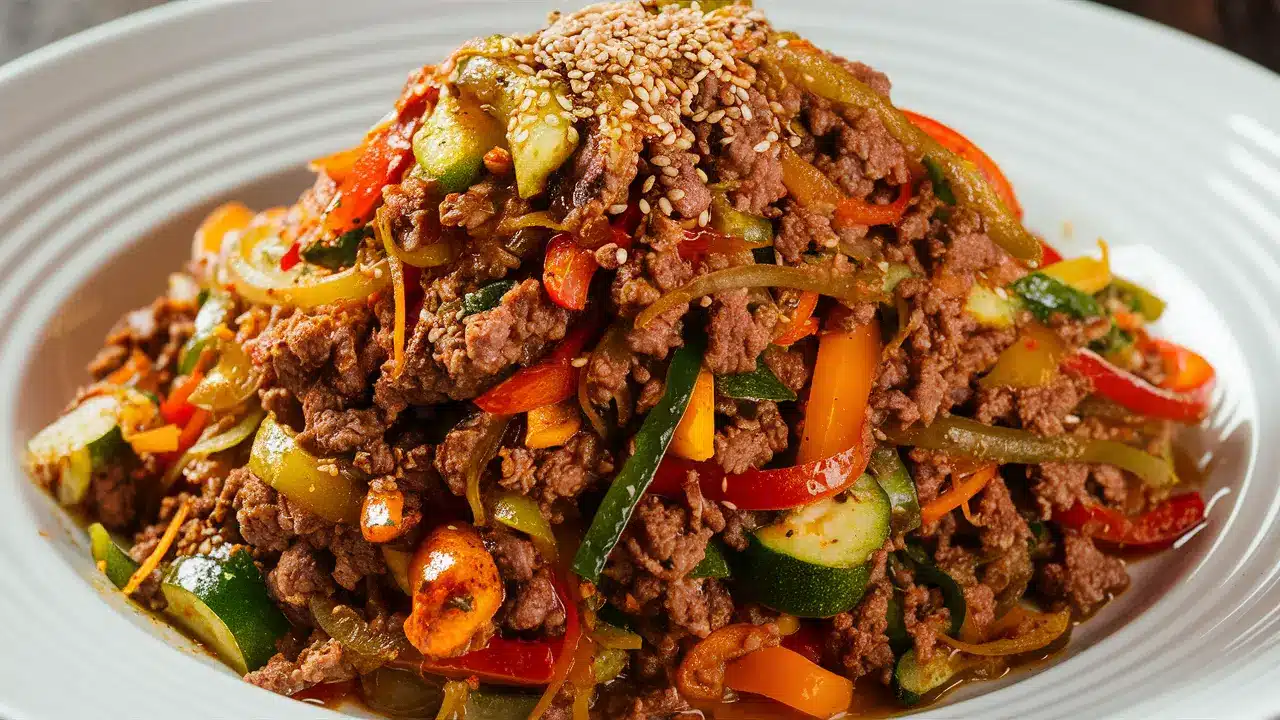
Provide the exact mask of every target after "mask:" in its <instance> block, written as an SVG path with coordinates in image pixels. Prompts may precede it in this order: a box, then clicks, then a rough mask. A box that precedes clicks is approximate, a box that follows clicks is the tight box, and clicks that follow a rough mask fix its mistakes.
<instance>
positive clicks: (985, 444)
mask: <svg viewBox="0 0 1280 720" xmlns="http://www.w3.org/2000/svg"><path fill="white" fill-rule="evenodd" d="M889 91H890V86H889V81H888V79H886V77H885V76H884V75H882V74H880V73H879V72H877V71H875V70H873V69H871V68H869V67H867V66H865V65H862V64H860V63H857V62H851V61H847V60H844V59H842V58H840V57H837V56H835V55H832V54H830V53H827V52H824V51H822V50H819V49H817V48H815V47H814V46H812V45H811V44H809V43H808V42H806V41H805V40H803V39H801V38H799V37H796V36H795V35H792V34H788V33H784V32H780V31H777V30H775V29H774V28H773V27H771V26H770V24H769V23H768V21H767V20H766V19H765V17H764V15H763V14H761V13H760V12H759V11H757V10H754V9H752V8H751V7H749V6H746V5H739V4H729V3H724V2H718V1H715V0H712V1H709V2H707V3H704V4H702V5H701V6H700V5H699V4H697V3H684V2H668V3H661V2H660V3H658V4H656V5H655V4H652V3H648V2H646V3H643V4H642V3H639V2H621V3H607V4H602V5H595V6H591V7H588V8H586V9H584V10H581V11H579V12H575V13H572V14H566V15H555V16H553V17H551V18H550V19H549V24H548V26H547V27H546V28H544V29H542V30H540V31H538V32H536V33H533V34H530V35H524V36H511V37H504V36H494V37H490V38H486V39H483V40H475V41H472V42H469V43H467V44H465V45H463V46H462V47H461V48H459V49H458V50H457V51H456V52H455V53H454V54H453V55H452V56H450V57H449V58H447V59H445V60H444V62H443V63H442V64H440V65H437V66H427V67H424V68H422V69H420V70H418V71H416V72H414V73H413V74H412V75H411V77H410V78H409V81H408V83H407V84H406V85H405V88H404V91H403V93H402V94H401V95H400V97H399V99H398V100H397V101H396V103H395V107H394V109H393V110H392V111H391V113H390V114H389V115H387V117H386V118H385V119H383V120H382V121H381V122H379V123H378V124H377V125H375V126H374V127H373V128H372V129H371V130H370V131H369V132H368V134H367V135H366V136H365V138H364V139H363V141H362V142H361V143H360V144H359V145H357V146H356V147H353V148H351V149H350V150H346V151H343V152H339V153H337V154H334V155H331V156H329V157H325V158H322V159H319V160H316V161H315V162H314V163H313V168H314V170H315V172H316V181H315V184H314V185H313V186H312V187H311V188H310V189H309V190H307V191H306V192H304V193H303V194H302V196H301V197H300V198H299V199H298V201H297V203H296V204H295V205H293V206H291V207H287V208H274V209H268V210H263V211H261V212H254V211H251V210H249V209H247V208H245V207H244V206H241V205H238V204H230V205H226V206H223V207H221V208H219V209H218V210H217V211H215V212H214V213H213V214H212V215H210V216H209V218H208V219H207V220H206V221H205V223H204V224H203V225H202V226H201V228H200V229H199V231H198V232H197V234H196V237H195V242H194V246H193V258H192V262H191V264H190V266H189V268H188V269H187V271H186V272H184V273H180V274H175V275H173V276H172V277H171V279H170V284H169V288H168V292H167V293H166V294H165V295H163V296H162V297H160V298H158V299H157V300H156V301H155V302H153V303H152V304H151V305H150V306H148V307H144V308H142V309H139V310H136V311H134V312H131V313H128V314H127V315H125V316H124V318H123V319H122V320H121V321H120V323H119V324H118V325H117V327H116V328H115V329H114V330H113V331H112V333H111V334H110V336H109V337H108V338H107V341H106V346H105V347H104V348H103V350H102V351H101V352H100V353H99V354H98V356H97V357H96V358H94V359H93V361H92V362H91V363H90V366H89V369H90V372H91V373H92V376H93V382H92V383H91V384H89V385H88V386H86V387H85V388H83V389H82V390H81V391H80V392H79V394H78V395H77V397H76V399H75V401H74V402H73V403H72V404H71V405H70V406H69V408H68V409H67V411H66V413H65V414H64V415H63V416H62V417H61V418H59V419H58V420H56V421H55V422H54V423H53V424H52V425H50V426H49V427H48V428H47V429H45V430H44V431H42V432H41V433H39V434H38V435H37V436H36V437H34V438H33V439H32V440H31V441H30V444H29V446H28V451H29V458H28V462H29V466H30V467H31V470H32V474H33V476H34V477H35V478H36V479H37V480H38V482H40V483H41V484H42V485H44V486H45V487H47V488H48V489H49V490H50V491H51V492H52V493H53V494H54V495H55V496H56V497H57V498H58V499H59V500H60V501H61V502H62V503H64V504H65V505H67V506H76V507H80V508H82V509H83V511H84V512H86V513H87V514H88V515H89V516H90V517H91V518H92V519H94V520H95V521H96V522H95V524H93V525H91V526H90V528H89V532H90V536H91V540H92V549H93V554H94V558H95V559H96V560H97V562H98V565H99V567H100V568H101V569H102V570H103V571H104V572H105V573H106V575H107V577H108V578H110V580H111V581H112V582H113V583H114V584H115V585H116V586H118V587H119V588H121V589H122V590H123V592H125V593H126V594H128V595H129V596H130V597H132V598H133V600H135V601H136V602H137V603H139V604H140V605H142V606H144V607H146V608H148V609H150V610H153V611H155V612H157V613H159V614H160V615H161V616H163V617H165V618H167V619H169V620H171V621H172V622H174V623H176V624H177V625H179V626H180V627H182V628H184V629H185V630H186V631H188V632H189V633H190V634H191V635H192V636H193V637H195V638H197V639H199V640H201V641H203V642H204V643H205V644H206V645H207V646H208V647H209V648H210V649H211V650H212V651H214V652H216V653H217V654H218V655H219V656H220V657H221V658H222V659H223V660H224V661H226V663H227V664H228V665H230V666H231V667H232V668H233V669H234V670H235V671H236V672H238V673H241V674H243V675H244V677H245V679H246V680H247V681H249V682H251V683H253V684H255V685H258V686H260V687H263V688H266V689H269V690H271V691H274V692H277V693H281V694H285V695H301V696H306V695H307V694H308V693H316V692H322V693H326V694H327V695H326V696H333V695H335V694H344V693H345V694H351V695H353V696H354V695H358V696H359V697H360V698H361V699H362V700H363V701H364V702H365V703H366V704H367V705H368V706H369V707H371V708H372V709H374V710H375V711H378V712H382V713H385V714H387V715H390V716H395V717H423V718H433V717H439V718H452V717H463V716H464V713H465V717H467V718H471V719H472V720H475V718H520V717H531V718H574V719H575V720H585V719H586V718H588V717H598V718H666V717H672V716H674V715H678V714H680V713H682V712H685V711H690V710H699V711H701V712H703V713H704V714H705V715H708V716H711V717H721V718H733V717H756V718H759V717H795V716H796V713H799V714H801V715H803V716H809V717H818V718H827V717H832V716H835V715H838V714H840V713H843V712H846V711H851V710H852V711H859V712H864V713H865V712H872V710H869V708H873V707H879V708H881V709H883V710H885V711H886V712H887V711H890V710H891V709H892V707H893V705H889V706H887V708H886V706H884V705H883V703H885V702H888V703H899V702H900V703H904V704H906V705H914V704H917V703H921V702H929V701H932V700H933V699H936V697H937V696H938V695H939V694H940V693H942V692H944V691H945V690H946V689H948V688H951V687H954V686H955V685H956V684H958V683H959V682H961V681H963V680H970V679H981V678H989V677H997V676H1000V675H1001V674H1003V673H1004V672H1006V671H1007V670H1008V669H1009V668H1010V667H1013V666H1016V665H1017V664H1018V663H1020V662H1024V661H1026V660H1028V659H1039V658H1042V657H1044V656H1045V655H1046V654H1048V653H1051V652H1053V651H1054V650H1055V649H1057V648H1060V647H1062V646H1063V645H1064V644H1065V642H1066V639H1067V636H1068V634H1069V632H1068V631H1069V628H1070V626H1071V624H1072V622H1073V619H1074V620H1080V619H1083V617H1085V616H1087V615H1088V614H1089V613H1091V612H1093V611H1094V610H1096V609H1097V608H1098V607H1099V606H1100V605H1101V604H1103V603H1105V602H1106V601H1107V600H1108V599H1109V598H1111V597H1112V596H1113V595H1114V594H1116V593H1118V592H1121V591H1122V590H1123V589H1124V588H1125V587H1126V585H1127V583H1128V577H1127V574H1126V570H1125V562H1124V560H1123V559H1121V558H1119V557H1117V556H1116V555H1115V551H1116V550H1117V549H1119V548H1122V547H1123V548H1138V549H1141V550H1152V549H1158V548H1162V547H1165V546H1168V545H1169V544H1171V543H1172V542H1173V541H1174V540H1175V539H1177V538H1179V537H1181V536H1182V535H1184V534H1185V533H1187V532H1188V531H1190V530H1192V529H1193V528H1195V527H1197V526H1198V525H1199V524H1201V523H1202V522H1203V520H1204V503H1203V501H1202V500H1201V498H1200V496H1199V495H1198V494H1197V493H1196V492H1194V491H1180V490H1179V489H1178V486H1179V482H1180V481H1179V476H1178V474H1177V472H1175V467H1174V462H1173V458H1174V455H1175V453H1174V447H1173V437H1174V430H1175V428H1176V427H1177V426H1178V425H1179V424H1183V425H1185V424H1195V423H1198V422H1200V421H1201V420H1203V419H1204V417H1205V416H1206V414H1207V412H1208V409H1209V399H1210V389H1211V387H1212V380H1213V369H1212V367H1211V366H1209V365H1208V363H1206V362H1205V361H1204V360H1203V358H1201V357H1200V356H1199V355H1197V354H1195V353H1194V352H1191V351H1190V350H1187V349H1185V348H1182V347H1179V346H1177V345H1174V344H1171V343H1168V342H1165V341H1162V340H1158V339H1156V338H1154V337H1151V336H1150V335H1148V333H1147V332H1146V330H1145V329H1144V327H1145V326H1146V325H1147V324H1148V323H1150V322H1152V321H1154V320H1156V319H1157V318H1158V317H1159V316H1160V314H1161V312H1162V311H1163V309H1164V304H1163V302H1162V301H1161V300H1160V299H1159V298H1157V297H1156V296H1154V295H1152V294H1151V293H1150V292H1148V291H1146V290H1144V289H1143V288H1141V287H1139V286H1137V285H1134V284H1133V283H1130V282H1127V281H1125V280H1123V279H1122V278H1120V277H1118V276H1116V275H1114V274H1113V273H1112V270H1111V267H1110V264H1109V259H1108V256H1107V252H1106V247H1105V246H1103V247H1102V248H1101V250H1102V253H1101V257H1100V258H1094V257H1080V258H1073V259H1069V260H1063V259H1062V258H1060V257H1058V256H1057V254H1056V253H1055V252H1053V250H1052V249H1051V248H1049V247H1048V246H1047V245H1045V244H1044V243H1042V242H1041V241H1040V240H1039V239H1038V238H1037V237H1036V236H1034V235H1033V234H1031V233H1030V232H1028V231H1027V230H1026V229H1025V228H1024V227H1023V225H1022V222H1021V219H1020V218H1021V210H1020V208H1019V205H1018V201H1017V198H1016V197H1015V195H1014V192H1013V189H1012V188H1011V187H1010V185H1009V183H1008V181H1007V180H1006V179H1005V177H1004V176H1003V175H1002V174H1001V172H1000V170H999V168H998V167H997V166H996V164H995V163H994V162H992V160H991V159H990V158H989V157H988V156H987V155H986V154H984V153H983V152H982V151H981V150H979V149H978V148H977V147H976V146H974V145H973V144H972V143H970V142H969V141H968V140H966V139H965V138H964V137H963V136H962V135H960V134H958V133H956V132H955V131H953V130H951V129H949V128H947V127H946V126H944V125H942V124H940V123H938V122H936V121H934V120H931V119H929V118H926V117H924V116H921V115H915V114H912V113H909V112H906V111H903V110H899V109H898V108H896V107H895V106H894V105H893V104H892V102H891V100H890V94H889ZM112 533H115V534H116V535H115V536H114V537H113V535H112ZM115 537H122V538H124V539H125V540H127V542H124V543H123V544H122V545H117V544H116V543H117V541H116V539H114V538H115ZM126 547H127V548H128V549H127V550H126V549H125V548H126Z"/></svg>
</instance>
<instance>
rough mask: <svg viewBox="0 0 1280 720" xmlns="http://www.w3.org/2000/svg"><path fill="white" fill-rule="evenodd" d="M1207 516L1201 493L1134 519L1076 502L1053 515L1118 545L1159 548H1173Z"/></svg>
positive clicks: (1175, 499)
mask: <svg viewBox="0 0 1280 720" xmlns="http://www.w3.org/2000/svg"><path fill="white" fill-rule="evenodd" d="M1204 513H1205V507H1204V498H1202V497H1200V493H1198V492H1189V493H1185V494H1183V495H1175V496H1173V497H1171V498H1169V499H1168V500H1165V501H1164V502H1162V503H1160V504H1159V505H1157V506H1155V507H1154V508H1152V509H1151V510H1148V511H1147V512H1144V513H1142V514H1141V515H1136V516H1134V517H1129V516H1127V515H1124V514H1122V513H1120V512H1118V511H1116V510H1111V509H1109V508H1105V507H1101V506H1099V505H1085V504H1083V503H1080V502H1076V504H1075V505H1073V506H1072V507H1071V509H1070V510H1067V511H1066V512H1062V513H1054V518H1053V519H1054V520H1057V521H1058V523H1059V524H1061V525H1062V526H1063V527H1066V528H1072V529H1074V530H1079V531H1080V532H1082V533H1084V534H1085V535H1088V536H1090V537H1093V538H1096V539H1098V540H1103V541H1105V542H1108V543H1112V544H1115V545H1129V546H1138V547H1159V546H1162V545H1168V544H1171V543H1172V542H1173V541H1175V540H1177V539H1178V538H1180V537H1182V536H1183V535H1185V534H1186V533H1187V532H1188V531H1190V530H1191V529H1193V528H1195V527H1196V526H1197V525H1199V524H1200V523H1202V522H1204Z"/></svg>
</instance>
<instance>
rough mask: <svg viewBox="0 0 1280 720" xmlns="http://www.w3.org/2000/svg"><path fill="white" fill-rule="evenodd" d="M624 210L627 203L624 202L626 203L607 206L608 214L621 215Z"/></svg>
mask: <svg viewBox="0 0 1280 720" xmlns="http://www.w3.org/2000/svg"><path fill="white" fill-rule="evenodd" d="M626 211H627V204H626V203H618V204H617V205H610V206H609V214H610V215H621V214H622V213H624V212H626Z"/></svg>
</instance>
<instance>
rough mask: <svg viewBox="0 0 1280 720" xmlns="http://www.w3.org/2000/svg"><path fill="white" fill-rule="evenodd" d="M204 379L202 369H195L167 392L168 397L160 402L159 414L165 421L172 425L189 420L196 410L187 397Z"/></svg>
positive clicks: (184, 423)
mask: <svg viewBox="0 0 1280 720" xmlns="http://www.w3.org/2000/svg"><path fill="white" fill-rule="evenodd" d="M203 379H204V371H202V370H196V371H195V372H193V373H191V374H190V375H188V376H187V377H186V379H185V380H183V381H182V382H180V383H178V384H177V385H176V386H174V388H173V390H172V391H171V392H170V393H169V397H167V398H165V399H164V402H162V403H160V416H161V417H163V418H164V419H165V422H169V423H173V424H174V425H186V424H187V422H188V421H190V420H191V416H192V415H194V414H195V412H196V406H195V405H192V404H191V403H190V402H189V401H188V398H190V397H191V393H192V392H194V391H195V389H196V386H197V385H199V384H200V381H201V380H203Z"/></svg>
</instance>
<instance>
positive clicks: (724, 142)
mask: <svg viewBox="0 0 1280 720" xmlns="http://www.w3.org/2000/svg"><path fill="white" fill-rule="evenodd" d="M736 139H737V138H735V137H734V136H732V135H725V136H724V137H722V138H720V144H721V145H728V144H729V143H731V142H733V141H734V140H736Z"/></svg>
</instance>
